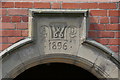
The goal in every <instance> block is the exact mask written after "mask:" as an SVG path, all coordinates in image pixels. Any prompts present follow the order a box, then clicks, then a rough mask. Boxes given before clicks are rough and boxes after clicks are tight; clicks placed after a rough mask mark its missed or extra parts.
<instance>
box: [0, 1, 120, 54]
mask: <svg viewBox="0 0 120 80" xmlns="http://www.w3.org/2000/svg"><path fill="white" fill-rule="evenodd" d="M75 1H76V0H75ZM1 3H2V8H0V16H1V17H2V20H1V22H2V23H0V24H1V25H2V26H1V25H0V33H1V34H0V46H2V47H0V50H1V51H2V50H4V49H6V48H7V47H9V46H10V45H12V44H14V43H16V42H18V41H19V40H21V39H24V38H26V37H27V36H28V17H29V16H28V9H32V8H37V9H88V11H89V21H90V26H89V31H88V38H91V39H93V40H96V41H97V42H99V43H101V44H103V45H105V46H107V47H109V48H110V49H112V50H113V51H114V52H116V53H118V52H119V50H120V2H77V1H76V2H64V1H56V2H55V1H45V2H44V1H42V2H40V1H39V2H37V1H35V2H34V1H32V2H30V1H28V2H27V1H26V2H18V1H17V2H15V1H14V2H12V1H11V2H1Z"/></svg>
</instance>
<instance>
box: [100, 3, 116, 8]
mask: <svg viewBox="0 0 120 80" xmlns="http://www.w3.org/2000/svg"><path fill="white" fill-rule="evenodd" d="M99 8H100V9H116V8H117V6H116V3H99Z"/></svg>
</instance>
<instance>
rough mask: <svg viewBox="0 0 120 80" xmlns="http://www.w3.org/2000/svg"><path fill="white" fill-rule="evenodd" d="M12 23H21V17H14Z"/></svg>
mask: <svg viewBox="0 0 120 80" xmlns="http://www.w3.org/2000/svg"><path fill="white" fill-rule="evenodd" d="M12 22H21V16H12Z"/></svg>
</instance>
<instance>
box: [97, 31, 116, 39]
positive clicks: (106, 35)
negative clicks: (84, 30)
mask: <svg viewBox="0 0 120 80" xmlns="http://www.w3.org/2000/svg"><path fill="white" fill-rule="evenodd" d="M98 37H102V38H114V37H115V33H114V32H112V31H99V32H98Z"/></svg>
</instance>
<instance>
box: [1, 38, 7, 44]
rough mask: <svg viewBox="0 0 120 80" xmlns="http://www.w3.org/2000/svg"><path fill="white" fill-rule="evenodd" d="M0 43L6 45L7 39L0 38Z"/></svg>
mask: <svg viewBox="0 0 120 80" xmlns="http://www.w3.org/2000/svg"><path fill="white" fill-rule="evenodd" d="M0 43H8V37H0Z"/></svg>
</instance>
